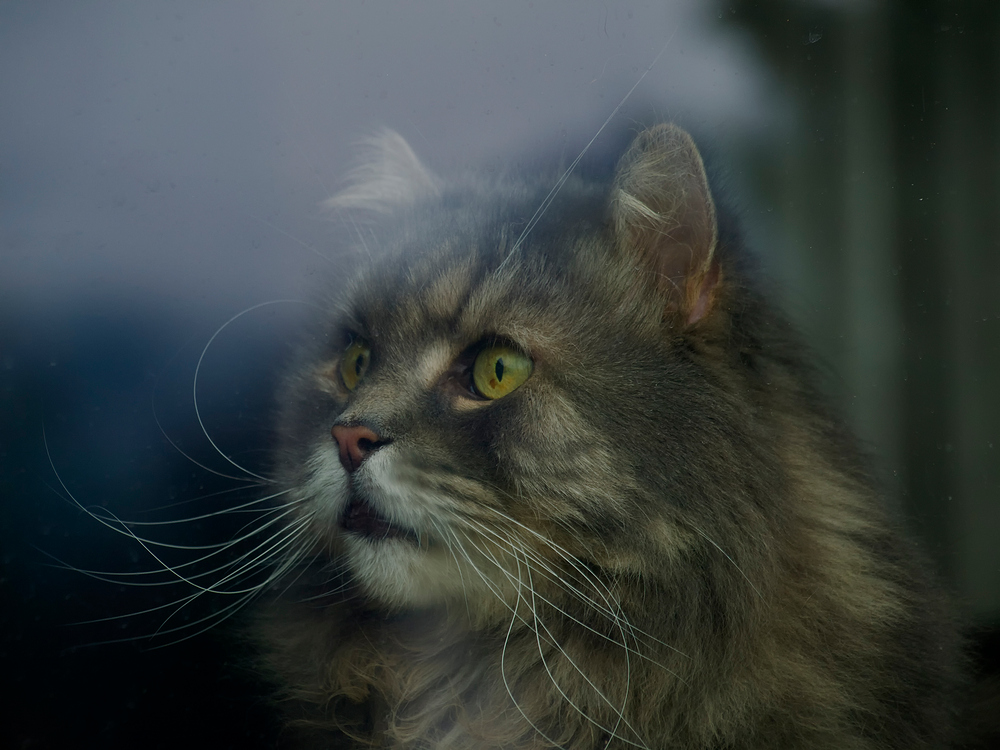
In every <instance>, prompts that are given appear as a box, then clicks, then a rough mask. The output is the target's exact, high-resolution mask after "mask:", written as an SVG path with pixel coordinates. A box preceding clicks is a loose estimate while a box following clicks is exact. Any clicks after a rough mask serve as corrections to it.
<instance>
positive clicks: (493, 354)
mask: <svg viewBox="0 0 1000 750" xmlns="http://www.w3.org/2000/svg"><path fill="white" fill-rule="evenodd" d="M534 367H535V364H534V363H533V362H532V361H531V358H530V357H527V356H525V355H524V354H522V353H521V352H519V351H518V350H517V349H513V348H511V347H509V346H488V347H486V348H485V349H483V350H482V351H481V352H479V355H478V356H477V357H476V361H475V362H474V363H473V365H472V384H473V385H475V386H476V392H477V393H478V394H479V395H480V396H483V397H484V398H490V399H493V398H502V397H503V396H506V395H507V394H508V393H510V392H511V391H513V390H515V389H516V388H518V387H519V386H520V385H521V384H522V383H524V381H525V380H527V379H528V378H529V377H531V371H532V370H533V369H534Z"/></svg>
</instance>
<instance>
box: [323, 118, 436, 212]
mask: <svg viewBox="0 0 1000 750" xmlns="http://www.w3.org/2000/svg"><path fill="white" fill-rule="evenodd" d="M358 145H359V147H360V152H361V159H360V162H359V164H358V166H356V167H355V168H354V169H353V170H351V173H350V175H349V177H348V182H349V185H348V186H347V187H346V188H344V189H343V190H341V191H340V192H339V193H337V194H336V195H334V196H333V197H331V198H328V199H327V200H325V201H324V202H323V206H324V207H325V208H328V209H341V210H360V211H368V212H371V213H389V212H391V211H393V210H394V209H396V208H399V207H401V206H406V205H411V204H413V203H416V202H417V201H419V200H422V199H426V198H436V197H437V196H439V195H440V194H441V182H440V180H439V179H438V178H437V177H436V176H435V175H434V174H433V173H432V172H431V171H430V170H429V169H427V167H425V166H424V165H423V163H422V162H421V161H420V159H418V158H417V155H416V154H415V153H413V149H412V148H410V144H409V143H407V142H406V140H405V139H404V138H403V136H401V135H400V134H399V133H397V132H396V131H394V130H389V129H383V130H381V131H379V132H378V133H376V134H375V135H373V136H371V137H369V138H365V139H364V140H362V141H361V142H360V143H359V144H358Z"/></svg>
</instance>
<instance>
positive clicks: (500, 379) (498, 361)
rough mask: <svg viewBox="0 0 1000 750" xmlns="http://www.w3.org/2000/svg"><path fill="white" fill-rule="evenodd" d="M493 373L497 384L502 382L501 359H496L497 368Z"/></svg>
mask: <svg viewBox="0 0 1000 750" xmlns="http://www.w3.org/2000/svg"><path fill="white" fill-rule="evenodd" d="M494 371H495V372H496V374H497V382H498V383H499V382H500V381H502V380H503V359H502V358H500V357H497V366H496V368H495V369H494Z"/></svg>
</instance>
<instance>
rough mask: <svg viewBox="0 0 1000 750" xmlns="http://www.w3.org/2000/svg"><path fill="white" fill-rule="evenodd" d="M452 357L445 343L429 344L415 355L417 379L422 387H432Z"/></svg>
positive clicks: (435, 342) (448, 346)
mask: <svg viewBox="0 0 1000 750" xmlns="http://www.w3.org/2000/svg"><path fill="white" fill-rule="evenodd" d="M453 356H454V355H453V352H452V347H451V346H450V345H449V344H448V343H447V342H446V341H433V342H431V343H430V344H429V345H428V346H427V347H425V348H424V349H423V350H421V352H420V353H419V354H418V355H417V366H416V376H417V379H418V380H419V381H420V383H421V384H422V385H423V386H424V387H426V388H430V387H432V386H433V385H434V383H436V382H437V380H438V378H440V377H441V373H443V372H444V371H445V370H446V369H447V368H448V366H449V365H450V364H451V360H452V357H453Z"/></svg>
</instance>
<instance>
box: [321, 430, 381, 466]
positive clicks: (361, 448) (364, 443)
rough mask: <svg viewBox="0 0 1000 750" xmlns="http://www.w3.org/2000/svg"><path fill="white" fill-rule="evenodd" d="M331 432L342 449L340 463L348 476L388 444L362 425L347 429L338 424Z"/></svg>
mask: <svg viewBox="0 0 1000 750" xmlns="http://www.w3.org/2000/svg"><path fill="white" fill-rule="evenodd" d="M330 432H331V434H332V435H333V439H334V440H336V441H337V446H338V447H339V448H340V463H342V464H343V465H344V468H345V469H346V470H347V473H348V474H350V473H352V472H354V471H357V470H358V468H359V467H360V466H361V464H363V463H364V461H365V459H366V458H368V456H370V455H371V454H372V453H374V452H375V451H377V450H378V449H379V448H381V447H382V446H383V445H385V444H386V443H387V442H388V441H386V440H382V439H380V438H379V436H378V435H376V434H375V433H374V432H372V431H371V430H369V429H368V428H367V427H364V426H362V425H357V426H355V427H345V426H344V425H339V424H338V425H334V426H333V429H332V430H331V431H330Z"/></svg>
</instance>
